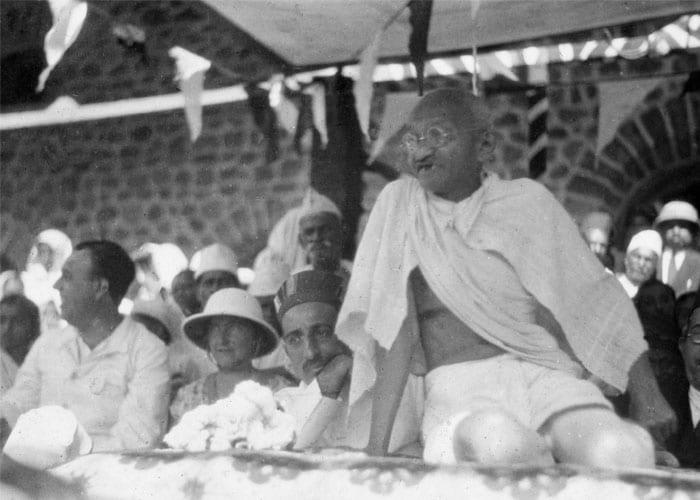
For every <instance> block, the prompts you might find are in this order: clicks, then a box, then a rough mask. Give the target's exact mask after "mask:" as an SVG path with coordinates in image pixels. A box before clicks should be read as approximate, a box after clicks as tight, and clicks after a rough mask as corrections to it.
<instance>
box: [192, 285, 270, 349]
mask: <svg viewBox="0 0 700 500" xmlns="http://www.w3.org/2000/svg"><path fill="white" fill-rule="evenodd" d="M221 316H230V317H233V318H243V319H247V320H249V321H251V322H252V323H253V324H254V325H255V326H256V329H257V333H258V335H259V336H260V338H261V339H262V344H261V345H260V348H259V349H258V352H257V353H256V357H261V356H264V355H266V354H269V353H271V352H272V351H273V350H274V349H275V347H276V346H277V334H276V333H275V329H274V328H272V326H270V324H269V323H267V321H265V319H264V318H263V312H262V308H261V307H260V303H259V302H258V300H257V299H256V298H255V297H253V296H252V295H251V294H249V293H248V292H246V291H245V290H241V289H239V288H224V289H222V290H219V291H218V292H215V293H214V294H212V296H211V297H209V300H208V301H207V303H206V305H205V306H204V311H202V312H201V313H199V314H193V315H192V316H190V317H189V318H187V319H186V320H185V321H184V323H183V324H182V327H183V329H184V330H185V335H187V337H188V338H189V339H190V340H191V341H192V342H193V343H194V344H195V345H197V346H198V347H200V348H202V349H204V350H205V351H206V350H208V346H207V337H208V335H209V331H208V330H209V321H210V320H211V319H212V318H216V317H221Z"/></svg>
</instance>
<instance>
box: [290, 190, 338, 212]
mask: <svg viewBox="0 0 700 500" xmlns="http://www.w3.org/2000/svg"><path fill="white" fill-rule="evenodd" d="M321 212H330V213H332V214H335V215H337V216H338V218H339V219H342V218H343V216H342V214H341V213H340V209H339V208H338V205H336V204H335V203H333V201H331V199H330V198H328V197H327V196H324V195H322V194H321V193H319V192H318V191H316V190H315V189H313V188H309V190H308V191H307V192H306V195H305V196H304V200H303V201H302V203H301V209H300V211H299V218H300V219H301V218H302V217H306V216H307V215H311V214H318V213H321Z"/></svg>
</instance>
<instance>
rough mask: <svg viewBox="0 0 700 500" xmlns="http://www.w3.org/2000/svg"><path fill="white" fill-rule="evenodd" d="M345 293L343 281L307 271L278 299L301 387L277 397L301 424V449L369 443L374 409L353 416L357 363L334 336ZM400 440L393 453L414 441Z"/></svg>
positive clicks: (287, 345) (287, 348)
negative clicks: (350, 395)
mask: <svg viewBox="0 0 700 500" xmlns="http://www.w3.org/2000/svg"><path fill="white" fill-rule="evenodd" d="M342 292H343V281H342V279H341V278H340V277H339V276H337V275H335V274H331V273H327V272H323V271H313V270H312V271H302V272H300V273H297V274H294V275H292V276H291V277H290V278H289V279H288V280H287V281H286V282H285V283H284V285H282V287H281V288H280V290H279V293H278V294H277V297H276V299H275V301H276V304H277V307H278V316H279V319H280V323H281V325H282V342H283V345H284V350H285V351H286V354H287V356H288V357H289V359H290V361H291V369H292V371H293V372H294V374H295V375H296V376H298V377H299V379H300V380H301V383H300V384H299V386H298V387H294V388H286V389H282V390H281V391H278V392H277V393H276V397H277V398H278V400H280V401H281V402H282V404H283V406H285V409H286V410H287V411H289V412H290V413H292V414H293V415H294V416H295V418H296V420H297V439H296V443H295V447H296V448H297V449H303V448H309V447H320V446H349V447H355V448H361V447H363V446H364V442H366V440H367V436H368V432H369V421H370V412H369V410H370V407H369V405H368V404H364V405H362V406H361V407H359V408H355V410H354V412H353V414H351V415H348V414H347V392H348V388H349V383H350V370H351V367H352V358H351V352H350V349H349V348H348V347H347V346H346V345H345V344H344V343H343V342H341V341H340V340H339V339H338V337H337V336H336V335H335V332H334V327H335V322H336V318H337V316H338V309H339V308H340V296H341V295H342ZM365 403H369V400H367V401H366V402H365ZM404 411H405V410H404ZM404 414H405V413H402V418H403V415H404ZM413 420H417V418H416V417H414V418H413ZM397 427H399V428H401V427H402V426H401V425H398V426H397ZM396 434H397V437H396V439H395V440H394V441H395V442H394V443H392V444H393V447H392V450H394V449H396V448H398V447H399V446H402V445H404V444H406V443H407V442H410V441H411V440H412V439H411V438H407V437H406V436H405V435H401V436H399V434H401V431H398V432H397V433H396ZM414 439H415V438H414ZM397 443H398V444H397Z"/></svg>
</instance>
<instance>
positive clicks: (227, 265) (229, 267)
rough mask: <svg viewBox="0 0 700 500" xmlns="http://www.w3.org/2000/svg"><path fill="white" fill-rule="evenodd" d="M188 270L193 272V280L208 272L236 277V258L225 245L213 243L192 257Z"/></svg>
mask: <svg viewBox="0 0 700 500" xmlns="http://www.w3.org/2000/svg"><path fill="white" fill-rule="evenodd" d="M190 268H191V269H192V270H193V271H194V279H198V278H199V277H200V276H201V275H203V274H204V273H208V272H210V271H226V272H229V273H231V274H233V275H234V276H236V277H237V276H238V257H236V252H234V251H233V250H231V249H230V248H229V247H227V246H226V245H222V244H221V243H214V244H213V245H209V246H208V247H204V248H202V249H201V250H200V251H199V252H197V253H196V254H194V255H193V256H192V260H191V262H190Z"/></svg>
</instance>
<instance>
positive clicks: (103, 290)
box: [97, 278, 109, 299]
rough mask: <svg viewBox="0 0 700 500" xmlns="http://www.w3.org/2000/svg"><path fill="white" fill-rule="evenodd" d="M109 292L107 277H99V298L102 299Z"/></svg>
mask: <svg viewBox="0 0 700 500" xmlns="http://www.w3.org/2000/svg"><path fill="white" fill-rule="evenodd" d="M108 293H109V282H107V279H106V278H99V279H98V280H97V298H98V299H101V298H102V297H103V296H104V295H105V294H108Z"/></svg>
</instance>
